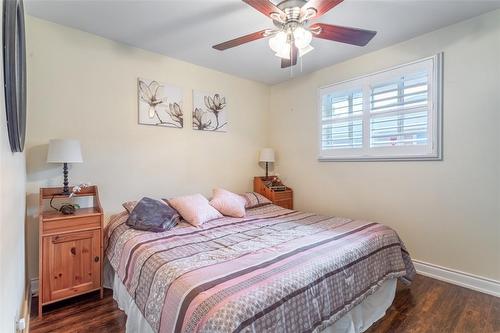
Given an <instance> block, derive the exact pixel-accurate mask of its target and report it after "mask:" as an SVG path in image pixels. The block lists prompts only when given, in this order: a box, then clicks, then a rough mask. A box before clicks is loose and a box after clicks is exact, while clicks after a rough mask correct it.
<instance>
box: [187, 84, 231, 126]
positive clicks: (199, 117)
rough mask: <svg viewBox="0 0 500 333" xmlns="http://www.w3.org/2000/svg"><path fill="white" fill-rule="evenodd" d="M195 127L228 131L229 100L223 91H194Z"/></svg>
mask: <svg viewBox="0 0 500 333" xmlns="http://www.w3.org/2000/svg"><path fill="white" fill-rule="evenodd" d="M192 119H193V129H194V130H199V131H214V132H227V127H228V122H227V101H226V97H225V96H224V95H223V94H221V93H207V92H201V91H196V90H195V91H193V118H192Z"/></svg>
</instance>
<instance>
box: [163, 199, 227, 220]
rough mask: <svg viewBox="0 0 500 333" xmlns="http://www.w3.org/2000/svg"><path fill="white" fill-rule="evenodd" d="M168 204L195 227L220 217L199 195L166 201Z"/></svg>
mask: <svg viewBox="0 0 500 333" xmlns="http://www.w3.org/2000/svg"><path fill="white" fill-rule="evenodd" d="M168 204H169V205H170V206H172V207H173V208H174V209H175V210H177V212H179V214H181V216H182V218H183V219H184V220H186V221H187V222H189V223H191V224H192V225H194V226H196V227H197V226H200V225H202V224H203V223H205V222H207V221H210V220H213V219H217V218H219V217H222V214H221V213H219V212H218V211H217V210H216V209H215V208H213V207H212V206H210V205H209V204H208V200H207V199H206V198H205V197H204V196H203V195H201V194H193V195H186V196H183V197H177V198H173V199H168Z"/></svg>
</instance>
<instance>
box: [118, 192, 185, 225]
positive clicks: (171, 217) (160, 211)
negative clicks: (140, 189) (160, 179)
mask: <svg viewBox="0 0 500 333" xmlns="http://www.w3.org/2000/svg"><path fill="white" fill-rule="evenodd" d="M179 219H180V215H179V213H177V211H176V210H175V209H173V208H172V207H170V206H169V205H168V204H166V203H164V202H162V201H158V200H154V199H151V198H146V197H145V198H142V199H141V201H139V202H138V203H137V204H136V205H135V207H134V209H133V210H132V212H131V213H130V215H129V217H128V219H127V222H125V223H126V224H127V225H128V226H129V227H131V228H134V229H139V230H145V231H153V232H162V231H167V230H170V229H172V228H173V227H175V226H176V225H177V223H178V222H179Z"/></svg>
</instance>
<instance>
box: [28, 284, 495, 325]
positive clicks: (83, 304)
mask: <svg viewBox="0 0 500 333" xmlns="http://www.w3.org/2000/svg"><path fill="white" fill-rule="evenodd" d="M31 309H32V310H31V322H30V332H32V333H40V332H89V333H99V332H113V333H114V332H124V331H125V321H126V316H125V314H124V313H123V312H122V311H120V310H119V309H118V307H117V306H116V302H115V301H114V300H113V297H112V292H111V291H110V290H107V291H106V292H105V297H104V299H102V300H100V299H99V296H98V294H93V295H92V294H91V295H88V296H81V297H79V298H77V299H73V300H70V301H65V302H63V303H59V304H54V305H52V306H47V307H46V310H45V311H44V313H45V314H44V317H43V319H42V320H39V319H38V317H37V315H36V309H37V298H36V297H35V298H34V299H33V302H32V307H31ZM367 332H370V333H375V332H377V333H378V332H398V333H399V332H412V333H416V332H439V333H441V332H464V333H474V332H478V333H488V332H500V298H497V297H493V296H489V295H486V294H482V293H479V292H475V291H472V290H469V289H465V288H461V287H458V286H455V285H452V284H448V283H445V282H441V281H437V280H434V279H430V278H427V277H424V276H421V275H417V278H416V279H415V281H414V283H413V284H412V285H411V287H404V286H401V285H399V286H398V290H397V293H396V299H395V300H394V303H393V304H392V306H391V307H390V309H389V310H388V311H387V314H386V315H385V317H384V318H382V319H381V320H379V321H378V322H377V323H375V324H374V325H373V326H372V327H371V328H370V329H369V330H368V331H367Z"/></svg>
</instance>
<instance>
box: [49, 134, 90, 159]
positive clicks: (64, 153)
mask: <svg viewBox="0 0 500 333" xmlns="http://www.w3.org/2000/svg"><path fill="white" fill-rule="evenodd" d="M82 162H83V158H82V149H81V147H80V141H78V140H71V139H53V140H50V142H49V151H48V153H47V163H82Z"/></svg>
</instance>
